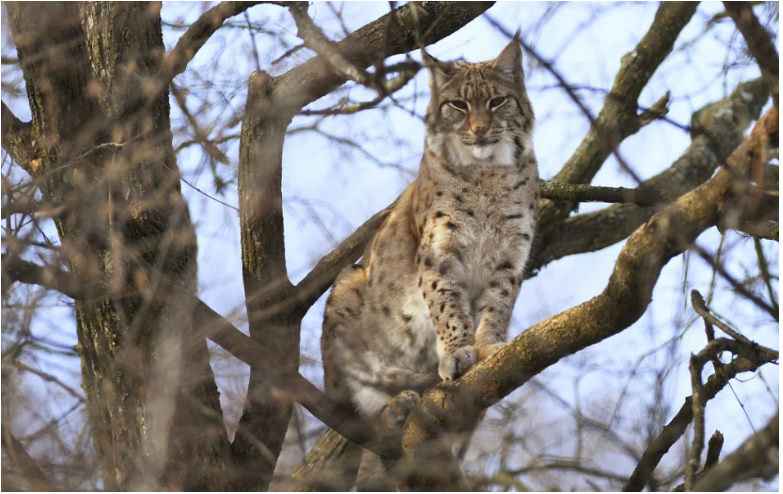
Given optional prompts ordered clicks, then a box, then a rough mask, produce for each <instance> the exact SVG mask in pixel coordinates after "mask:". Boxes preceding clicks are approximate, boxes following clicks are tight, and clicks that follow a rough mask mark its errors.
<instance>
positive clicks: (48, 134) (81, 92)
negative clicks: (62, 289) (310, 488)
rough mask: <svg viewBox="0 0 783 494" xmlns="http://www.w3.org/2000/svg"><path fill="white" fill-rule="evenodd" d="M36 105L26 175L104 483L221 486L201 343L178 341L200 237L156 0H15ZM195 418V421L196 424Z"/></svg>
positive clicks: (221, 459) (214, 413) (215, 415)
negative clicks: (97, 284)
mask: <svg viewBox="0 0 783 494" xmlns="http://www.w3.org/2000/svg"><path fill="white" fill-rule="evenodd" d="M7 8H8V12H9V18H10V25H11V28H12V32H13V36H14V41H15V43H16V46H17V50H18V53H19V60H20V63H21V66H22V69H23V71H24V77H25V83H26V85H27V92H28V98H29V103H30V108H31V110H32V114H33V143H32V146H33V151H34V155H35V156H36V159H34V160H32V161H31V162H30V165H29V167H28V172H29V173H30V174H31V176H32V177H33V179H34V180H36V182H37V183H38V185H39V187H40V188H41V191H42V193H43V199H44V201H45V202H47V203H49V204H50V205H51V206H53V207H56V208H59V211H60V213H59V214H58V216H57V217H56V218H55V223H56V225H57V229H58V233H59V236H60V241H61V244H62V249H61V250H62V253H63V255H64V258H65V259H67V261H66V264H67V266H68V269H69V270H70V271H71V272H73V273H75V274H79V275H80V276H81V277H82V278H86V279H88V280H103V281H105V282H106V283H107V286H108V289H109V293H110V294H111V297H110V298H108V299H103V300H96V301H78V302H76V304H75V307H76V321H77V333H78V339H79V345H78V352H79V355H80V357H81V362H82V376H83V384H82V385H83V387H84V390H85V394H86V396H87V403H88V410H89V416H90V420H91V423H92V434H93V441H94V444H95V448H96V451H97V455H98V458H99V460H100V462H101V467H102V470H103V479H104V487H105V488H106V489H107V490H118V489H119V490H159V489H176V490H180V489H182V490H195V489H215V490H220V489H223V488H224V486H225V479H224V478H223V477H224V475H223V472H224V471H225V469H226V466H227V465H226V462H227V461H228V456H227V455H228V439H227V436H226V432H225V428H224V425H223V420H222V412H221V409H220V405H219V401H218V391H217V386H216V384H215V380H214V376H213V374H212V370H211V368H210V366H209V353H208V351H207V347H206V342H205V341H203V340H201V341H200V342H199V344H196V345H188V346H185V347H183V345H182V344H181V343H182V342H183V341H184V340H185V338H184V336H185V335H186V334H187V332H188V331H189V330H190V327H191V316H190V314H191V313H192V312H193V311H192V307H190V306H189V304H188V303H187V297H186V295H187V294H194V293H195V289H196V246H195V236H194V231H193V226H192V224H191V220H190V213H189V211H188V208H187V204H186V203H185V201H184V199H183V197H182V194H181V192H180V187H179V170H178V168H177V166H176V162H175V156H174V153H173V148H172V141H171V132H170V124H169V103H168V90H165V91H161V92H160V93H159V94H149V92H145V88H146V87H149V84H148V83H149V81H151V80H152V78H153V77H154V76H155V74H156V72H157V71H158V68H159V66H160V63H161V60H162V57H163V55H164V52H165V50H164V46H163V40H162V32H161V22H160V12H159V8H160V5H159V4H148V3H100V2H95V3H82V4H77V3H68V2H62V3H60V2H56V3H50V4H47V5H46V6H45V7H43V6H41V5H36V4H29V3H18V4H8V5H7ZM196 431H197V433H196Z"/></svg>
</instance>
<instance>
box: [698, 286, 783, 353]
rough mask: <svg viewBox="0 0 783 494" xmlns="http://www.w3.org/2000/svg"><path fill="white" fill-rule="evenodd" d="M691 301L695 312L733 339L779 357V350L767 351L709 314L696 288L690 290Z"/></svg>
mask: <svg viewBox="0 0 783 494" xmlns="http://www.w3.org/2000/svg"><path fill="white" fill-rule="evenodd" d="M691 303H692V304H693V310H695V311H696V313H697V314H699V315H700V316H701V317H703V318H704V320H705V322H706V321H709V322H710V323H712V324H714V325H715V326H717V327H719V328H720V329H721V331H723V332H724V333H726V334H727V335H729V336H731V337H732V338H734V339H735V340H737V341H739V342H741V343H743V344H745V345H747V346H748V347H750V348H754V349H758V351H760V352H762V353H764V355H765V357H767V358H769V359H772V360H777V359H779V358H780V352H776V351H769V349H767V348H765V347H763V346H761V345H759V344H758V343H756V342H755V341H751V340H749V339H748V338H746V337H745V336H743V335H741V334H740V333H738V332H737V331H735V330H733V329H731V328H730V327H729V326H727V325H726V324H724V323H723V322H721V321H720V320H718V319H717V318H716V317H715V316H713V315H712V314H710V309H709V308H708V307H707V304H706V302H704V297H702V295H701V293H699V291H698V290H691Z"/></svg>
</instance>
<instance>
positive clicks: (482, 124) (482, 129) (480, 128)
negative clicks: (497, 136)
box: [470, 119, 489, 137]
mask: <svg viewBox="0 0 783 494" xmlns="http://www.w3.org/2000/svg"><path fill="white" fill-rule="evenodd" d="M488 128H489V122H488V121H486V120H484V119H481V120H473V121H472V122H470V131H471V132H472V133H473V134H474V135H476V136H477V137H484V134H486V133H487V130H488Z"/></svg>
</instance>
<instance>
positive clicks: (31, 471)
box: [2, 421, 58, 491]
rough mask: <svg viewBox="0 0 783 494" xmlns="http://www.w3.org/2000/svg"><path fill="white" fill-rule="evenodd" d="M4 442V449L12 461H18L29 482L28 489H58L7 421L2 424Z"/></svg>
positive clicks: (17, 463)
mask: <svg viewBox="0 0 783 494" xmlns="http://www.w3.org/2000/svg"><path fill="white" fill-rule="evenodd" d="M2 436H3V437H2V444H3V449H4V450H5V451H6V454H8V457H9V458H10V459H11V461H12V462H14V463H16V465H17V466H18V467H19V469H20V470H21V471H22V474H23V475H24V476H25V480H26V481H27V482H29V485H28V486H27V489H29V490H31V491H56V490H58V489H56V488H55V487H54V485H53V484H52V483H51V482H50V481H49V479H48V478H47V477H46V475H44V473H43V472H42V471H41V468H40V467H39V466H38V464H37V463H36V461H35V460H34V459H33V458H32V457H31V456H30V454H29V453H28V452H27V450H26V449H25V447H24V445H23V444H22V443H21V442H19V440H18V439H17V438H16V437H14V435H13V434H12V433H11V430H10V429H9V428H8V424H6V423H5V421H4V422H3V424H2Z"/></svg>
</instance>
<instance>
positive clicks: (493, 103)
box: [487, 96, 506, 110]
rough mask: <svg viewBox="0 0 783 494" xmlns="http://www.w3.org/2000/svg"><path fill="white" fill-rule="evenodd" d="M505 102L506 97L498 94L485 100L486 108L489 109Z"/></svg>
mask: <svg viewBox="0 0 783 494" xmlns="http://www.w3.org/2000/svg"><path fill="white" fill-rule="evenodd" d="M505 103H506V98H505V97H504V96H500V97H498V98H492V99H491V100H489V101H488V102H487V108H489V109H490V110H496V109H498V108H500V107H501V106H503V105H504V104H505Z"/></svg>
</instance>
